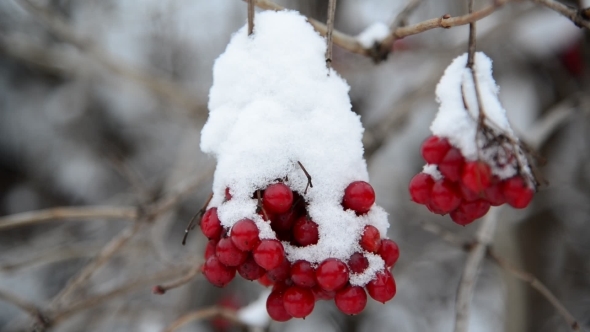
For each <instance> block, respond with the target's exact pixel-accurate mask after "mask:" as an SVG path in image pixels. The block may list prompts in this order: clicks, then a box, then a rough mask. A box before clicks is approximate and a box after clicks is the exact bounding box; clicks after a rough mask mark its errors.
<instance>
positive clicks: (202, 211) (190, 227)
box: [182, 193, 213, 245]
mask: <svg viewBox="0 0 590 332" xmlns="http://www.w3.org/2000/svg"><path fill="white" fill-rule="evenodd" d="M212 198H213V193H211V194H210V195H209V198H207V201H205V204H203V207H202V208H201V209H200V210H199V211H198V212H197V213H196V214H195V215H194V216H193V217H192V218H191V220H190V221H189V222H188V225H187V226H186V228H185V230H184V236H183V237H182V245H185V244H186V239H187V237H188V233H189V232H190V231H191V230H193V228H195V225H196V224H197V223H196V222H195V221H196V220H200V218H201V217H202V216H203V215H204V214H205V211H206V210H207V206H208V205H209V203H210V202H211V199H212Z"/></svg>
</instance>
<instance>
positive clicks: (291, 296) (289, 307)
mask: <svg viewBox="0 0 590 332" xmlns="http://www.w3.org/2000/svg"><path fill="white" fill-rule="evenodd" d="M283 304H284V306H285V310H286V311H287V312H288V313H289V314H290V315H291V316H293V317H295V318H305V317H307V316H308V315H309V314H311V312H312V311H313V307H314V306H315V297H314V295H313V292H312V291H311V289H309V288H303V287H298V286H292V287H289V288H288V289H287V290H286V291H285V293H284V294H283Z"/></svg>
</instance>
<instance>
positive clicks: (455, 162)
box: [438, 148, 465, 181]
mask: <svg viewBox="0 0 590 332" xmlns="http://www.w3.org/2000/svg"><path fill="white" fill-rule="evenodd" d="M464 163H465V158H463V155H462V154H461V151H459V149H457V148H451V149H450V150H449V151H448V152H447V154H446V155H445V157H444V158H443V159H442V161H441V162H440V163H439V164H438V170H439V171H440V172H441V173H442V175H444V177H445V178H447V179H449V180H451V181H458V180H459V179H460V178H461V171H462V170H463V164H464Z"/></svg>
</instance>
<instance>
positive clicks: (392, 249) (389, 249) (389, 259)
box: [378, 239, 399, 267]
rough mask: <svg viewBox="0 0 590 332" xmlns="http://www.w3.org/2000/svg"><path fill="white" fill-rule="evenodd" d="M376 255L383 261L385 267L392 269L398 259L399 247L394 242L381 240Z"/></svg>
mask: <svg viewBox="0 0 590 332" xmlns="http://www.w3.org/2000/svg"><path fill="white" fill-rule="evenodd" d="M378 254H379V256H381V258H383V260H384V261H385V266H387V267H392V266H394V265H395V262H397V259H398V258H399V247H398V246H397V243H395V242H394V241H392V240H390V239H383V240H381V249H379V252H378Z"/></svg>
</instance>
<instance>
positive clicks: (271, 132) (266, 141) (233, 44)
mask: <svg viewBox="0 0 590 332" xmlns="http://www.w3.org/2000/svg"><path fill="white" fill-rule="evenodd" d="M325 50H326V42H325V40H324V38H323V37H321V36H320V35H319V34H318V33H317V32H316V31H314V29H313V28H312V26H311V25H310V24H309V23H308V22H307V21H306V19H305V17H303V16H301V15H299V14H298V13H297V12H293V11H280V12H274V11H266V12H262V13H260V14H257V15H256V19H255V28H254V34H253V35H252V36H248V35H247V29H246V27H243V28H242V29H240V30H239V31H238V32H237V33H235V34H234V36H233V37H232V40H231V41H230V43H229V45H228V46H227V48H226V50H225V52H224V53H223V54H222V55H220V56H219V58H218V59H217V60H216V62H215V65H214V67H213V86H212V87H211V90H210V93H209V97H210V99H209V110H210V113H209V119H208V121H207V123H206V124H205V126H204V128H203V130H202V137H201V149H202V150H203V151H204V152H206V153H209V154H212V155H213V156H215V158H216V159H217V168H216V171H215V177H214V182H213V199H212V200H211V202H210V205H209V207H217V208H218V215H219V219H220V220H221V223H222V225H223V226H224V227H226V228H231V227H232V225H234V224H235V223H236V222H237V221H238V220H240V219H243V218H250V219H252V220H254V221H255V223H256V224H257V226H258V228H259V230H260V238H261V239H265V238H270V239H276V235H275V233H274V231H273V230H272V229H271V227H270V224H269V223H268V222H265V221H264V220H263V219H262V218H261V216H259V215H258V214H257V213H256V207H257V200H256V199H252V194H253V193H254V192H255V190H258V189H264V188H266V187H267V186H268V185H269V184H272V183H276V182H278V181H284V183H285V184H287V185H288V186H289V187H290V188H291V189H292V190H294V191H297V192H299V193H300V194H301V195H302V196H304V198H305V201H306V202H307V203H308V207H307V208H308V212H309V215H310V217H311V219H312V220H313V221H314V222H316V223H317V224H318V226H319V235H320V239H319V242H318V243H317V244H316V245H311V246H307V247H296V246H292V245H291V244H289V243H288V242H283V246H284V247H285V252H286V255H287V258H288V259H289V260H290V261H291V262H294V261H296V260H299V259H304V260H306V261H309V262H311V263H319V262H321V261H323V260H325V259H327V258H330V257H335V258H338V259H341V260H342V261H345V262H346V261H347V260H348V258H349V257H350V255H352V254H353V253H354V252H362V249H361V248H360V246H359V244H358V242H359V238H360V236H361V233H362V231H363V228H364V227H365V226H366V225H368V224H371V225H373V226H375V227H376V228H377V229H378V230H379V231H380V233H381V234H382V235H385V234H386V232H387V228H388V226H389V225H388V222H387V214H386V212H385V211H384V210H383V209H382V208H380V207H378V206H376V205H374V206H373V207H372V208H371V210H370V211H369V212H368V213H367V214H366V215H361V216H357V215H356V214H355V213H354V212H353V211H350V210H348V211H345V210H344V209H343V208H342V206H341V202H342V198H343V195H344V189H345V188H346V187H347V186H348V185H349V184H350V183H351V182H353V181H359V180H360V181H368V173H367V166H366V162H365V160H364V159H363V146H362V143H361V138H362V134H363V130H364V129H363V127H362V125H361V122H360V119H359V116H358V115H356V114H355V113H353V112H352V111H351V104H350V99H349V97H348V90H349V86H348V85H347V83H346V82H345V81H344V80H343V79H342V78H341V77H340V76H339V75H338V74H337V73H336V72H335V71H333V70H330V71H329V72H328V69H327V68H326V64H325V59H324V54H325ZM297 162H301V163H302V164H303V165H304V167H305V168H306V170H307V171H308V172H309V174H310V175H311V176H312V179H313V188H310V189H308V190H307V193H306V194H303V193H304V190H305V188H306V185H307V178H306V176H305V174H304V172H303V171H302V170H301V168H300V167H299V166H298V163H297ZM226 188H229V189H230V193H231V195H232V198H231V200H229V201H224V196H225V195H224V192H225V189H226ZM383 237H384V236H383ZM369 262H370V266H369V268H368V269H367V270H366V271H365V272H364V273H363V274H362V275H357V276H356V277H355V278H354V281H353V280H352V279H351V281H353V284H355V285H364V284H366V283H367V282H369V281H370V280H371V279H372V278H373V276H374V274H375V272H377V271H379V270H382V269H383V268H384V262H383V260H382V259H381V258H380V257H378V256H375V257H374V258H372V259H370V260H369Z"/></svg>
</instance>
